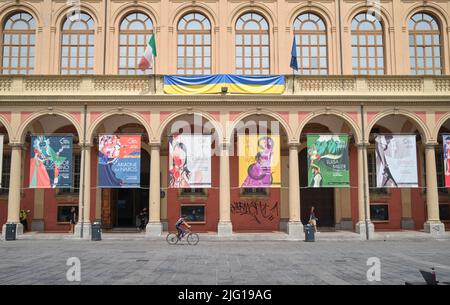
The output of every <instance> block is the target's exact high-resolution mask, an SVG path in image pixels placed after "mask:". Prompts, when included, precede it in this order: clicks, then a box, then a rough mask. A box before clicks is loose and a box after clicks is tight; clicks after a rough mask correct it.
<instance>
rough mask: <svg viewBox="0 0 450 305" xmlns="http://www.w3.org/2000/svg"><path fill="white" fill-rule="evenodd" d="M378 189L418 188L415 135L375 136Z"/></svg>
mask: <svg viewBox="0 0 450 305" xmlns="http://www.w3.org/2000/svg"><path fill="white" fill-rule="evenodd" d="M375 154H376V166H377V187H417V186H418V175H417V152H416V136H415V135H390V134H387V135H377V136H375Z"/></svg>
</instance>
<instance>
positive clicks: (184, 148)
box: [168, 134, 212, 188]
mask: <svg viewBox="0 0 450 305" xmlns="http://www.w3.org/2000/svg"><path fill="white" fill-rule="evenodd" d="M211 153H212V151H211V136H210V135H196V134H193V135H184V134H177V135H172V136H170V137H169V173H168V176H169V177H168V178H169V188H210V187H211Z"/></svg>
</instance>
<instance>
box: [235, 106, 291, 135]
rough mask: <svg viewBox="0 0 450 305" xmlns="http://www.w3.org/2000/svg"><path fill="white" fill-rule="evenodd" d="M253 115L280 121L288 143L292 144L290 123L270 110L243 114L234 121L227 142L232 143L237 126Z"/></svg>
mask: <svg viewBox="0 0 450 305" xmlns="http://www.w3.org/2000/svg"><path fill="white" fill-rule="evenodd" d="M252 115H265V116H268V117H271V118H273V119H275V120H276V121H278V122H279V123H280V124H281V126H283V128H284V131H285V132H286V136H287V140H288V143H290V142H292V140H293V132H292V129H291V127H290V126H289V123H288V122H286V120H284V119H283V117H281V116H280V115H279V114H278V113H276V112H273V111H270V110H266V109H261V110H250V111H246V112H243V113H241V114H240V115H239V116H237V117H236V118H235V119H234V120H233V122H232V123H231V126H230V129H229V130H227V135H226V141H227V142H228V143H230V142H231V137H232V136H233V134H234V129H235V128H236V126H237V124H238V123H239V122H240V121H242V120H244V119H245V118H247V117H249V116H252ZM294 142H295V141H294Z"/></svg>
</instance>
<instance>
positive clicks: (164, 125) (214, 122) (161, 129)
mask: <svg viewBox="0 0 450 305" xmlns="http://www.w3.org/2000/svg"><path fill="white" fill-rule="evenodd" d="M195 114H197V115H200V116H201V117H203V118H205V119H206V120H208V121H209V122H210V123H211V124H212V125H213V126H214V128H215V130H216V131H217V135H218V139H222V138H223V131H222V128H221V125H220V122H218V121H217V120H216V119H215V118H214V117H213V116H212V115H210V114H209V113H207V112H204V111H201V110H198V109H193V110H190V111H186V110H179V111H176V112H173V113H172V114H171V115H169V116H168V117H167V118H166V119H165V120H164V121H163V122H162V123H161V125H160V126H159V129H158V132H157V133H156V140H157V141H158V142H161V139H162V136H163V132H164V130H165V129H166V128H167V127H168V126H169V124H170V123H171V122H172V121H173V120H174V119H176V118H177V117H180V116H182V115H195Z"/></svg>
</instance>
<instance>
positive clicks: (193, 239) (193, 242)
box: [187, 233, 199, 246]
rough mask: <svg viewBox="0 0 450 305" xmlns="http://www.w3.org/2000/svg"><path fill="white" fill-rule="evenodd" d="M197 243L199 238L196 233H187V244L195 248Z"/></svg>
mask: <svg viewBox="0 0 450 305" xmlns="http://www.w3.org/2000/svg"><path fill="white" fill-rule="evenodd" d="M198 241H199V238H198V234H197V233H189V235H188V236H187V242H188V244H190V245H193V246H195V245H196V244H198Z"/></svg>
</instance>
